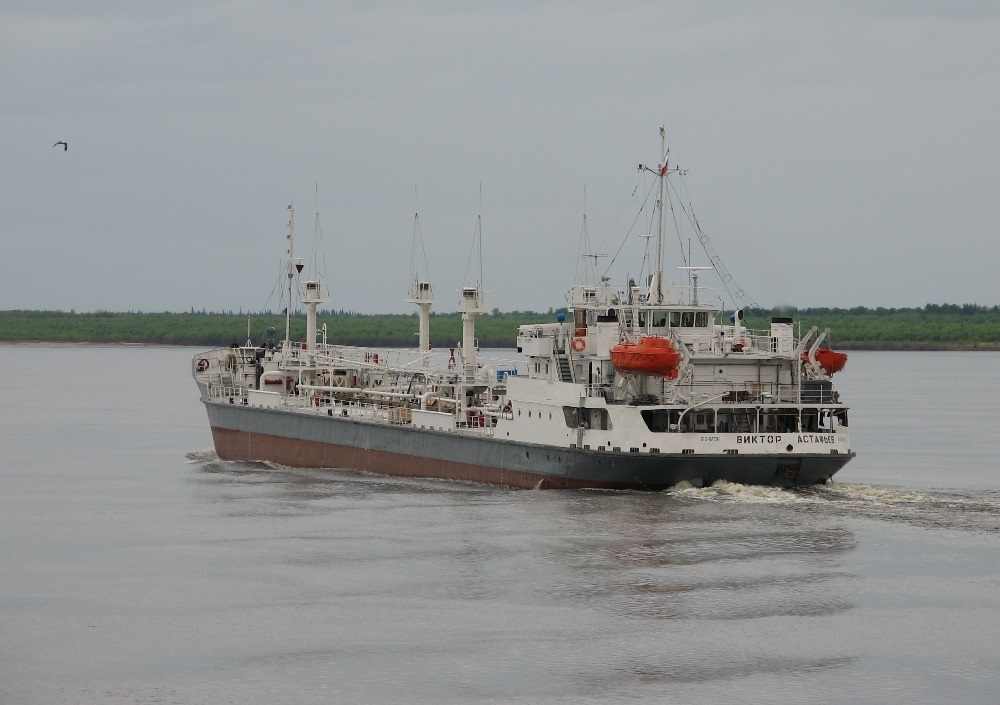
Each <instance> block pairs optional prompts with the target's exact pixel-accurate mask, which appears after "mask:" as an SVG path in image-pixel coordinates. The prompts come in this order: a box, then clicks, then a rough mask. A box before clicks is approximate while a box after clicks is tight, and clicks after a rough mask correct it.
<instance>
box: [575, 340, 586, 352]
mask: <svg viewBox="0 0 1000 705" xmlns="http://www.w3.org/2000/svg"><path fill="white" fill-rule="evenodd" d="M573 349H574V350H576V351H577V352H583V351H584V350H586V349H587V341H586V340H584V339H583V338H573Z"/></svg>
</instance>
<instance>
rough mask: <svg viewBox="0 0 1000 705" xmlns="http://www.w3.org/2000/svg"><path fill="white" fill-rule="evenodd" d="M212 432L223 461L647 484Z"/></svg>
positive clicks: (498, 479)
mask: <svg viewBox="0 0 1000 705" xmlns="http://www.w3.org/2000/svg"><path fill="white" fill-rule="evenodd" d="M212 437H213V438H214V440H215V452H216V454H217V455H218V456H219V458H221V459H222V460H236V461H251V460H267V461H270V462H274V463H279V464H281V465H288V466H289V467H298V468H332V469H348V470H361V471H363V472H371V473H376V474H379V475H391V476H395V477H420V478H435V479H441V480H462V481H467V482H482V483H487V484H491V485H503V486H506V487H517V488H522V489H583V488H598V489H648V487H647V486H645V485H642V484H631V483H616V482H599V481H592V480H576V479H573V478H564V477H550V476H547V475H540V474H535V473H530V472H525V471H523V470H516V471H512V470H504V469H502V468H495V467H489V466H484V465H477V464H472V463H462V462H456V461H453V460H438V459H434V458H421V457H419V456H413V455H405V454H402V453H393V452H389V451H383V450H373V449H367V448H355V447H352V446H345V445H333V444H329V443H320V442H318V441H308V440H302V439H292V438H283V437H281V436H272V435H268V434H262V433H250V432H247V431H235V430H232V429H228V428H217V427H214V426H213V427H212Z"/></svg>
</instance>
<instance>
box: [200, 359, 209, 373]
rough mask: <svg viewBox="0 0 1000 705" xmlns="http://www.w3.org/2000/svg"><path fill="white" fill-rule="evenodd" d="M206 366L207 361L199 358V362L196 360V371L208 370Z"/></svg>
mask: <svg viewBox="0 0 1000 705" xmlns="http://www.w3.org/2000/svg"><path fill="white" fill-rule="evenodd" d="M208 365H209V362H208V360H206V359H205V358H201V359H200V360H198V371H199V372H204V371H205V370H207V369H208Z"/></svg>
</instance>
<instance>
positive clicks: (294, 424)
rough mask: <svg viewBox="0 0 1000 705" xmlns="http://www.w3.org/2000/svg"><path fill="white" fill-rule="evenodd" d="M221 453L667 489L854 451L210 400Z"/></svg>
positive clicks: (756, 478) (762, 476) (770, 473)
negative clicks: (638, 449) (635, 445)
mask: <svg viewBox="0 0 1000 705" xmlns="http://www.w3.org/2000/svg"><path fill="white" fill-rule="evenodd" d="M205 406H206V409H207V411H208V417H209V422H210V424H211V427H212V436H213V439H214V442H215V449H216V453H217V454H218V456H219V457H220V458H221V459H223V460H234V461H260V460H263V461H270V462H274V463H279V464H282V465H287V466H291V467H311V468H331V469H349V470H359V471H363V472H371V473H376V474H381V475H392V476H399V477H421V478H439V479H445V480H462V481H470V482H481V483H487V484H493V485H502V486H507V487H518V488H525V489H530V488H546V489H547V488H552V489H557V488H603V489H642V490H661V489H666V488H669V487H673V486H675V485H677V484H679V483H681V482H690V483H692V484H695V485H706V484H711V482H713V481H715V480H727V481H730V482H738V483H741V484H757V485H779V486H794V485H811V484H816V483H821V482H825V481H827V480H829V479H830V478H831V477H832V476H833V475H834V474H835V473H836V472H837V471H838V470H839V469H840V468H841V467H843V465H844V464H846V463H847V462H848V461H849V460H850V459H851V458H853V457H854V454H853V453H846V454H843V453H842V454H822V453H817V454H802V453H797V454H787V455H780V454H754V455H751V454H746V455H714V454H700V455H699V454H670V453H655V454H654V453H622V452H611V451H594V450H585V449H576V448H558V447H554V446H546V445H540V444H534V443H522V442H517V441H509V440H501V439H497V438H493V437H491V436H475V435H466V434H463V433H450V432H445V431H432V430H427V429H415V428H413V427H411V426H406V425H387V424H381V423H370V422H366V421H361V420H354V419H341V418H337V417H329V416H318V415H310V414H298V413H293V412H288V411H280V410H274V409H264V408H257V407H250V406H242V405H238V404H237V405H233V404H219V403H213V402H207V403H206V404H205Z"/></svg>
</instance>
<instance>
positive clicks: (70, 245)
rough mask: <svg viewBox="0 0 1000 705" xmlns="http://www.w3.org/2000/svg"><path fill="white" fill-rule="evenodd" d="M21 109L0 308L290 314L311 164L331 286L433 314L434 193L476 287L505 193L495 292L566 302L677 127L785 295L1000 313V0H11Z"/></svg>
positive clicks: (760, 287) (755, 294)
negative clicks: (427, 293) (291, 246)
mask: <svg viewBox="0 0 1000 705" xmlns="http://www.w3.org/2000/svg"><path fill="white" fill-rule="evenodd" d="M0 111H2V125H3V129H2V130H0V152H2V169H0V248H2V249H0V309H20V308H31V309H62V310H69V309H75V310H77V311H92V310H98V309H104V310H113V311H118V310H135V309H140V310H144V311H164V310H170V311H186V310H189V309H191V308H192V307H193V308H195V309H197V310H201V309H203V308H204V309H208V310H221V309H233V310H239V309H243V310H244V311H245V310H248V309H249V310H260V309H263V308H265V307H269V308H277V302H276V300H275V299H274V297H273V296H271V294H272V290H273V288H274V286H275V282H276V281H277V272H278V262H279V260H280V258H281V257H282V253H283V251H284V247H285V238H284V236H285V224H286V220H287V211H286V208H287V206H288V204H289V203H290V202H294V204H295V206H296V226H297V227H296V240H297V243H298V244H299V247H298V249H299V252H300V253H301V254H302V255H303V256H307V255H308V254H309V251H310V248H311V242H312V238H313V232H314V221H315V210H316V198H315V192H316V189H317V185H318V191H319V211H320V219H321V223H322V235H323V251H324V255H325V261H326V267H327V274H328V277H329V278H330V280H331V285H332V293H333V301H332V303H331V304H330V306H331V307H332V308H344V309H349V310H355V311H361V312H370V313H381V312H397V311H398V312H409V311H410V310H413V309H412V307H411V306H410V305H408V304H406V303H405V301H404V299H405V292H406V282H407V278H408V272H409V265H410V242H411V237H412V232H413V215H414V213H415V212H419V214H420V222H421V230H422V232H423V237H424V241H425V244H426V250H427V257H428V260H429V263H430V275H431V278H432V280H433V283H434V286H435V288H436V291H437V297H438V303H437V305H436V307H435V308H436V309H437V310H440V311H453V310H455V309H456V308H457V295H456V294H455V292H456V290H457V289H459V288H460V287H461V286H462V284H463V282H464V281H465V280H466V277H465V271H466V263H467V261H468V257H469V248H470V244H471V242H472V238H473V235H474V233H475V229H476V219H477V216H478V214H479V213H480V185H481V188H482V207H481V212H482V223H483V226H482V232H483V252H484V263H483V269H484V278H485V282H484V284H485V288H486V290H487V291H489V292H490V293H489V298H488V301H487V305H488V307H489V308H493V307H497V308H500V309H501V310H504V311H510V310H546V309H548V308H549V307H558V306H562V305H565V298H564V297H565V292H566V291H567V290H568V289H569V288H570V287H571V286H572V284H573V279H574V274H575V272H576V270H577V255H578V252H579V240H580V232H581V223H582V218H583V214H584V209H585V208H586V213H587V222H588V224H589V232H590V239H591V241H592V243H593V250H594V251H596V252H597V253H607V254H614V253H615V252H617V251H618V250H619V248H620V247H621V254H620V255H619V256H618V258H616V259H615V260H614V263H613V265H612V266H611V271H610V273H611V275H612V276H613V277H614V278H615V279H616V280H620V281H621V280H624V278H625V277H626V276H628V275H632V276H635V275H636V274H637V273H638V271H639V268H640V266H641V256H642V248H643V240H642V239H641V238H640V237H638V236H639V235H640V234H642V233H643V232H648V230H649V226H648V224H644V223H646V221H645V218H646V217H647V215H648V210H647V211H644V213H643V214H640V215H639V216H638V220H636V215H637V212H638V206H639V204H640V202H641V198H642V196H643V194H644V193H645V190H644V189H645V188H647V187H648V181H645V182H644V181H642V180H641V179H640V178H639V175H638V174H637V171H636V165H637V164H638V163H639V162H648V163H654V164H655V163H656V162H657V160H658V157H659V148H660V144H659V135H658V128H659V126H660V125H661V124H665V125H666V130H667V135H668V142H669V144H670V146H671V163H672V164H677V165H680V166H682V167H685V168H687V169H689V173H688V175H687V176H686V177H685V179H684V185H685V187H686V189H687V194H688V195H689V197H690V202H691V203H693V205H694V209H695V212H696V214H697V216H698V218H699V221H700V223H701V226H702V228H703V230H704V231H705V232H706V233H707V234H708V235H709V237H710V238H711V239H712V243H713V245H714V246H715V249H716V250H717V251H718V252H719V254H720V255H721V256H722V258H723V262H724V263H725V265H726V267H727V268H728V269H729V270H730V272H731V273H732V274H733V275H734V276H735V278H736V279H737V281H738V282H739V284H740V285H741V286H742V287H743V288H744V289H745V290H746V291H747V293H748V294H749V295H750V296H751V297H752V298H753V299H754V300H756V301H757V302H759V303H760V304H762V305H765V306H775V305H795V306H799V307H806V306H840V307H849V306H858V305H864V306H869V307H875V306H886V307H903V306H907V307H908V306H923V305H924V304H926V303H945V302H947V303H979V304H987V305H994V304H1000V266H998V259H1000V257H998V255H1000V232H998V230H1000V176H998V169H1000V166H998V165H1000V3H997V2H996V1H995V0H992V1H991V0H983V1H981V2H973V1H963V0H950V1H946V2H945V1H942V2H930V1H920V0H909V1H903V0H898V1H897V0H881V1H880V2H852V1H850V0H837V1H835V2H799V1H798V0H790V1H788V2H744V1H739V2H737V1H735V0H734V1H732V2H697V3H692V2H688V3H678V2H669V1H664V0H656V1H653V2H633V1H630V0H623V1H621V2H613V3H612V2H591V1H588V0H578V1H577V2H545V1H544V0H533V1H532V2H520V1H508V2H487V3H482V2H478V3H477V2H469V1H468V0H465V1H462V2H458V1H455V2H450V1H441V2H434V1H430V2H296V1H294V0H286V1H284V2H280V3H278V2H273V3H268V2H251V1H249V0H231V1H229V2H212V1H206V0H197V1H190V2H189V1H187V0H172V1H171V2H163V3H151V2H134V1H133V0H129V1H126V0H122V1H120V2H111V1H101V0H93V1H90V2H79V1H71V0H64V1H62V2H55V1H48V0H24V1H20V0H4V1H3V2H2V3H0ZM57 140H66V141H67V142H68V143H69V149H68V151H65V152H64V151H63V150H62V148H61V147H59V148H53V147H52V144H53V143H54V142H56V141H57ZM637 186H638V191H636V187H637ZM585 190H586V206H584V202H585V199H584V191H585ZM633 192H636V195H635V196H634V197H633ZM633 221H634V222H636V225H635V227H632V223H633ZM629 233H631V235H630V236H629V237H628V239H627V240H626V241H625V244H624V245H622V242H623V239H625V237H626V235H627V234H629ZM684 237H687V236H684ZM671 242H672V243H673V244H674V245H675V246H674V247H671V248H668V250H667V255H668V258H667V263H666V266H667V269H668V270H670V269H672V268H673V267H674V266H676V265H679V264H681V262H680V261H679V253H678V252H677V248H676V242H677V237H676V236H674V237H673V240H672V241H671ZM694 255H695V256H694V261H695V264H704V263H705V260H706V258H705V256H704V255H700V254H699V251H698V249H697V247H695V250H694ZM610 262H611V258H606V259H603V260H601V263H602V267H606V266H607V265H608V263H610ZM673 277H674V275H673V274H671V273H668V278H673ZM703 281H704V284H705V285H706V286H714V284H713V283H712V282H711V281H709V280H708V277H706V278H705V279H704V280H703ZM727 303H728V302H727ZM730 305H731V304H730Z"/></svg>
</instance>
